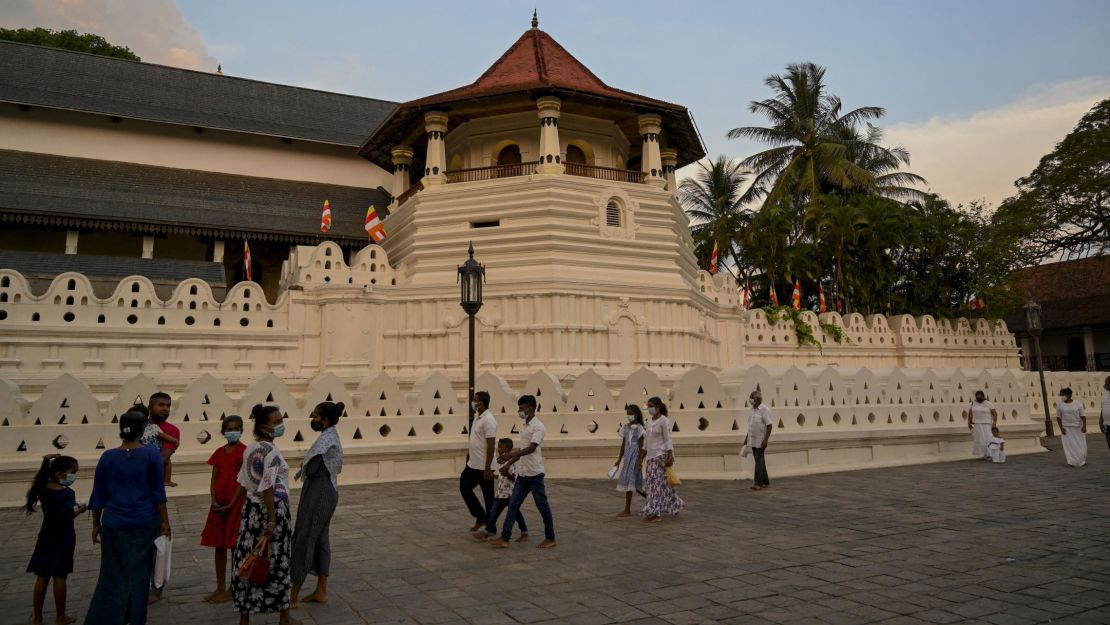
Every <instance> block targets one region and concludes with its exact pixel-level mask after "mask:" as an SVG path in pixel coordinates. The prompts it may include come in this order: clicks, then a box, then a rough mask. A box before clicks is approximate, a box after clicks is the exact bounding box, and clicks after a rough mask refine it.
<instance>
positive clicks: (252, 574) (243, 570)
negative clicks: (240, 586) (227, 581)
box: [238, 536, 270, 586]
mask: <svg viewBox="0 0 1110 625" xmlns="http://www.w3.org/2000/svg"><path fill="white" fill-rule="evenodd" d="M269 555H270V537H269V536H263V537H262V538H260V539H258V542H257V543H255V545H254V550H253V551H251V552H250V553H248V554H247V557H245V558H243V563H242V564H240V565H239V571H238V575H239V579H241V580H243V581H244V582H249V583H251V584H254V585H255V586H265V585H266V580H268V579H269V578H270V558H269Z"/></svg>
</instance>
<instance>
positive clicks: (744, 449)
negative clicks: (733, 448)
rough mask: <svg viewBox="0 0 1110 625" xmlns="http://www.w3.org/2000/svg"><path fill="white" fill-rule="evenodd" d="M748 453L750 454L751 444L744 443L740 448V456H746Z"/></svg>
mask: <svg viewBox="0 0 1110 625" xmlns="http://www.w3.org/2000/svg"><path fill="white" fill-rule="evenodd" d="M750 455H752V446H751V445H749V444H747V443H744V446H743V447H741V448H740V457H741V458H747V457H748V456H750Z"/></svg>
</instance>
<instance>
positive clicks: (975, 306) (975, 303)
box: [970, 295, 987, 310]
mask: <svg viewBox="0 0 1110 625" xmlns="http://www.w3.org/2000/svg"><path fill="white" fill-rule="evenodd" d="M970 304H971V309H972V310H983V309H984V308H986V307H987V303H986V302H984V301H983V298H981V297H979V296H978V295H976V296H975V298H974V299H972V300H971V302H970Z"/></svg>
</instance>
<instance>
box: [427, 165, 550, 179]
mask: <svg viewBox="0 0 1110 625" xmlns="http://www.w3.org/2000/svg"><path fill="white" fill-rule="evenodd" d="M535 167H536V165H535V163H513V164H511V165H494V166H493V167H474V168H471V169H456V170H455V171H449V172H447V182H449V183H451V182H478V181H480V180H493V179H494V178H513V177H515V176H527V175H528V174H530V173H532V170H534V169H535Z"/></svg>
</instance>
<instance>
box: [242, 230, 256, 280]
mask: <svg viewBox="0 0 1110 625" xmlns="http://www.w3.org/2000/svg"><path fill="white" fill-rule="evenodd" d="M243 269H244V270H245V271H246V274H247V282H254V279H253V277H252V276H251V244H250V243H247V240H246V239H243Z"/></svg>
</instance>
